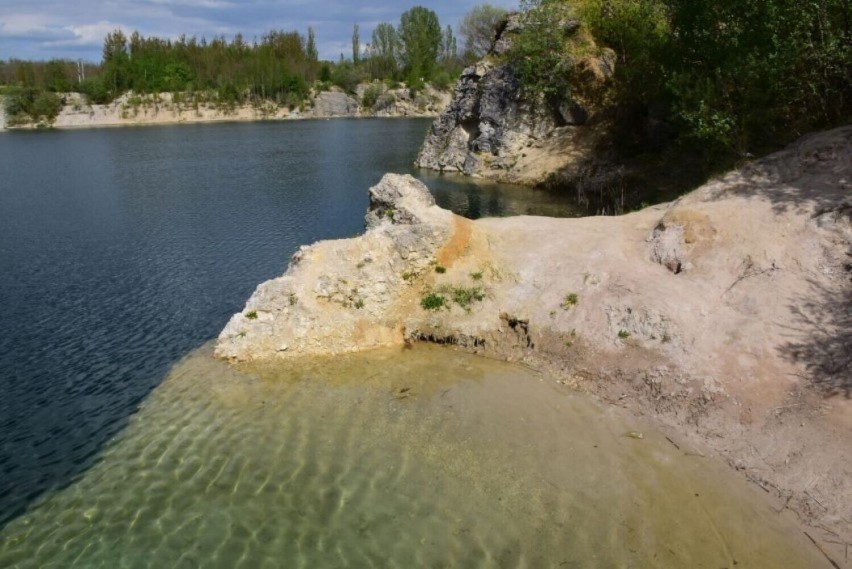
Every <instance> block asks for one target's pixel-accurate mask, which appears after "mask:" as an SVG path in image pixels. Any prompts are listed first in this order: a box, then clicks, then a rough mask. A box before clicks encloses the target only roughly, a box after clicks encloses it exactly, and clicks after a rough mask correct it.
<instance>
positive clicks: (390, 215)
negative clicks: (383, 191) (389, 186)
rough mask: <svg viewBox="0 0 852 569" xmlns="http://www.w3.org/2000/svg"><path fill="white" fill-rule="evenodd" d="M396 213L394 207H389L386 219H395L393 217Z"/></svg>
mask: <svg viewBox="0 0 852 569" xmlns="http://www.w3.org/2000/svg"><path fill="white" fill-rule="evenodd" d="M395 213H396V210H395V209H393V208H392V207H389V208H388V209H386V210H385V217H387V218H388V219H393V216H394V214H395Z"/></svg>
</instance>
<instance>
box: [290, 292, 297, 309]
mask: <svg viewBox="0 0 852 569" xmlns="http://www.w3.org/2000/svg"><path fill="white" fill-rule="evenodd" d="M287 300H288V301H290V306H293V305H295V304H296V303H297V302H298V301H299V297H297V296H296V294H295V293H293V292H291V293H290V295H289V296H288V297H287Z"/></svg>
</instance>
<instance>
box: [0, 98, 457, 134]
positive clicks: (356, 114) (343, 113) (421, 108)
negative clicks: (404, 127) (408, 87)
mask: <svg viewBox="0 0 852 569" xmlns="http://www.w3.org/2000/svg"><path fill="white" fill-rule="evenodd" d="M448 102H449V93H445V92H440V91H431V92H429V93H428V99H427V102H426V103H425V104H424V102H423V101H422V100H412V98H410V97H405V96H403V95H398V96H397V97H395V99H394V102H393V103H392V104H389V105H387V106H385V107H384V108H381V109H379V110H376V109H375V108H364V107H362V106H361V105H360V104H359V102H358V100H357V99H356V98H355V97H353V96H351V95H349V94H347V93H344V92H342V91H340V90H332V91H326V92H322V93H319V94H317V96H316V97H314V99H313V100H312V101H311V106H310V107H309V108H307V109H305V110H304V111H300V110H292V111H291V110H290V109H288V108H287V107H279V106H278V105H275V104H274V103H271V102H266V103H263V104H260V105H257V104H255V105H252V104H243V105H239V106H234V107H230V108H227V107H226V108H221V107H220V106H218V105H216V106H213V105H206V104H201V105H199V104H194V105H189V104H187V103H180V102H173V97H172V94H171V93H162V94H158V95H153V96H150V95H149V96H147V97H145V98H144V99H142V100H141V102H140V98H139V97H134V96H133V95H132V93H128V94H125V95H123V96H122V97H120V98H119V99H116V100H115V101H114V102H112V103H109V104H105V105H90V104H88V103H86V101H85V99H84V98H83V96H82V95H80V94H77V93H69V94H67V95H66V103H65V104H64V105H63V107H62V110H61V111H60V112H59V114H58V115H57V116H56V118H55V119H53V120H52V121H49V122H29V123H24V124H18V125H8V124H6V120H5V114H4V113H3V111H0V132H2V131H21V130H71V129H86V128H115V127H127V126H157V125H159V126H163V125H179V124H210V123H234V122H263V121H269V122H279V121H292V120H309V119H332V118H335V119H337V118H435V117H437V116H438V115H439V113H440V112H441V111H442V110H443V108H444V107H445V106H446V104H447V103H448Z"/></svg>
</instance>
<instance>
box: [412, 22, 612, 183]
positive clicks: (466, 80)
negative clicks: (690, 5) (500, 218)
mask: <svg viewBox="0 0 852 569" xmlns="http://www.w3.org/2000/svg"><path fill="white" fill-rule="evenodd" d="M521 25H522V23H521V20H520V15H518V14H515V15H513V16H512V17H510V18H509V20H508V22H507V23H506V25H505V26H504V27H503V28H502V29H501V30H500V33H499V35H498V36H497V38H496V40H495V42H494V45H493V47H492V49H491V52H490V53H489V54H488V55H487V56H486V57H485V58H484V59H483V60H481V61H479V62H478V63H476V64H475V65H472V66H470V67H468V68H466V69H465V70H464V71H463V72H462V75H461V78H460V79H459V81H458V83H457V84H456V87H455V91H454V93H453V98H452V101H451V102H450V104H449V106H448V107H447V108H446V110H445V111H444V112H443V113H441V115H440V116H438V118H437V119H435V122H434V123H433V124H432V127H431V129H430V130H429V133H428V135H427V137H426V140H425V142H424V143H423V147H422V149H421V151H420V154H419V156H418V157H417V160H416V164H417V165H418V166H420V167H421V168H429V169H432V170H439V171H442V172H460V173H463V174H466V175H470V176H481V177H485V178H492V179H495V180H501V181H507V182H514V183H523V184H535V183H539V182H542V181H543V180H544V179H545V178H546V177H547V176H548V175H550V174H552V173H553V172H556V171H559V170H564V169H565V168H566V167H570V166H571V165H572V164H577V165H578V167H579V165H580V164H581V163H582V162H583V161H584V160H587V159H589V158H590V157H591V151H592V146H593V143H594V141H595V137H596V136H597V131H596V129H594V128H592V127H590V126H588V125H587V123H588V120H589V116H590V109H589V108H587V107H586V106H585V105H583V104H582V103H581V101H580V100H579V99H577V98H576V97H574V96H573V95H572V94H571V93H566V94H565V95H564V96H563V97H560V98H550V99H545V98H544V97H542V96H530V95H529V94H526V93H525V92H524V90H523V88H522V85H521V82H520V80H519V75H518V73H517V71H516V69H515V67H514V66H513V64H512V63H511V60H510V59H508V58H507V57H506V53H507V52H508V51H509V50H510V48H511V44H512V37H513V36H514V35H516V34H517V33H518V32H519V31H520V29H521ZM578 27H579V22H577V21H574V20H572V21H571V22H567V23H566V24H565V25H564V30H565V33H566V34H572V33H575V32H576V30H577V28H578ZM614 61H615V58H614V56H613V54H612V53H611V52H610V51H608V50H603V51H602V54H601V55H600V56H597V57H594V58H590V59H589V61H578V62H577V63H576V65H585V66H588V67H589V68H593V69H594V73H590V74H588V77H589V80H590V81H604V80H606V79H607V78H608V77H610V76H611V75H612V73H613V71H614V67H613V66H614Z"/></svg>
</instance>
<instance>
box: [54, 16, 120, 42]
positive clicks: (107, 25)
mask: <svg viewBox="0 0 852 569" xmlns="http://www.w3.org/2000/svg"><path fill="white" fill-rule="evenodd" d="M64 29H65V30H67V31H68V32H69V33H71V34H72V35H73V37H72V38H70V39H64V40H58V41H51V42H47V45H48V46H56V47H68V46H80V47H86V46H98V45H101V44H103V41H104V38H105V37H106V35H107V34H109V33H111V32H113V31H115V30H117V29H120V30H122V31H124V33H125V34H127V30H128V26H123V25H121V24H116V23H113V22H108V21H102V22H97V23H95V24H83V25H80V26H65V28H64Z"/></svg>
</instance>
